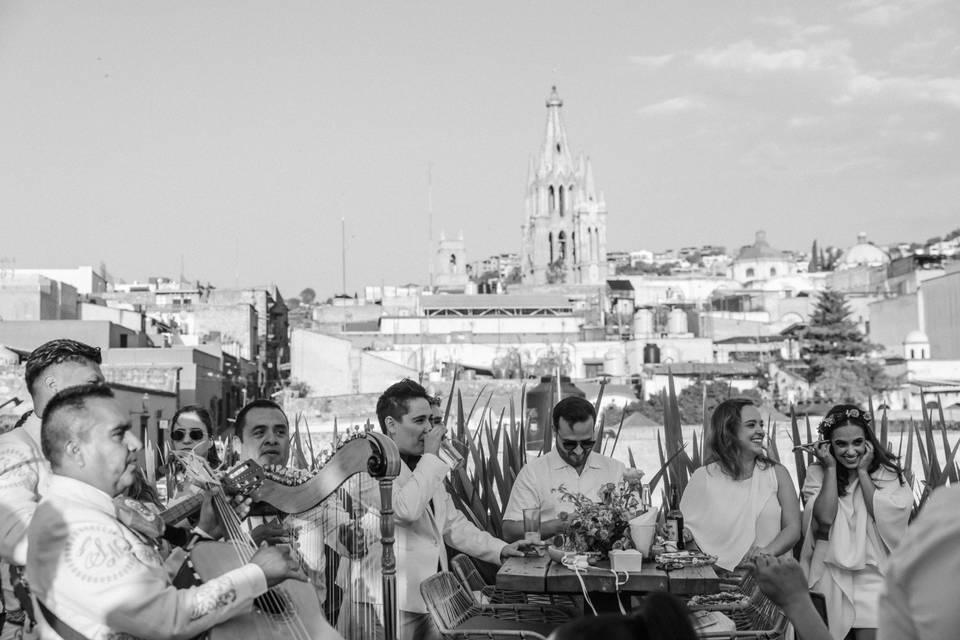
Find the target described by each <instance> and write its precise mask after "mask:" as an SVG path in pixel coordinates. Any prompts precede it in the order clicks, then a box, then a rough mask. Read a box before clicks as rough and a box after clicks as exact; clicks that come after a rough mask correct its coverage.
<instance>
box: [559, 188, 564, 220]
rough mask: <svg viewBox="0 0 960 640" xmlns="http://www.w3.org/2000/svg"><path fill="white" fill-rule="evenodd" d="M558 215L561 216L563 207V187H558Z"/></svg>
mask: <svg viewBox="0 0 960 640" xmlns="http://www.w3.org/2000/svg"><path fill="white" fill-rule="evenodd" d="M559 193H560V217H561V218H562V217H563V207H564V197H563V187H562V186H561V187H560V191H559Z"/></svg>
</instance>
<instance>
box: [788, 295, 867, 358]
mask: <svg viewBox="0 0 960 640" xmlns="http://www.w3.org/2000/svg"><path fill="white" fill-rule="evenodd" d="M850 313H851V311H850V307H849V306H848V305H847V297H846V296H845V295H844V294H843V292H841V291H833V290H831V289H827V290H826V291H824V292H822V293H821V294H820V299H819V300H817V307H816V309H814V310H813V313H812V314H811V315H810V324H809V326H808V327H807V330H806V331H805V332H804V336H803V346H802V347H801V350H802V353H803V356H804V359H805V360H809V359H811V358H814V357H817V356H832V357H836V358H856V357H859V356H863V355H865V354H867V353H869V352H870V351H871V350H872V349H873V345H871V344H870V343H869V342H867V339H866V336H864V335H863V334H862V333H860V329H859V328H858V327H857V325H856V323H854V322H853V320H851V319H850Z"/></svg>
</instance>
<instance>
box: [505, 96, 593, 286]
mask: <svg viewBox="0 0 960 640" xmlns="http://www.w3.org/2000/svg"><path fill="white" fill-rule="evenodd" d="M562 106H563V100H561V99H560V96H559V95H557V88H556V87H553V90H552V91H551V92H550V97H549V98H548V99H547V128H546V133H545V135H544V140H543V147H542V149H541V150H540V157H539V159H538V160H534V159H533V158H531V159H530V169H529V175H528V179H527V198H526V220H525V221H524V224H523V241H522V245H521V261H520V269H521V277H522V279H523V282H524V284H534V285H539V284H548V283H567V284H603V282H604V281H605V280H606V277H607V205H606V202H604V198H603V194H602V193H600V192H598V191H597V189H596V186H595V185H594V181H593V168H592V166H591V164H590V160H589V158H587V157H586V156H584V155H583V154H581V155H579V156H578V157H577V160H576V162H574V160H573V156H572V154H571V153H570V146H569V144H568V143H567V132H566V130H565V129H564V126H563V121H562V120H561V118H560V108H561V107H562Z"/></svg>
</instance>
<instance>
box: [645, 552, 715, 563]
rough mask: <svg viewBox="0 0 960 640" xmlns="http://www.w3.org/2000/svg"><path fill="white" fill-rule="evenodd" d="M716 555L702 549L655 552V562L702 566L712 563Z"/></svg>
mask: <svg viewBox="0 0 960 640" xmlns="http://www.w3.org/2000/svg"><path fill="white" fill-rule="evenodd" d="M716 561H717V556H711V555H708V554H706V553H703V552H702V551H668V552H666V553H659V554H657V564H671V565H672V564H680V565H683V566H685V567H703V566H706V565H711V564H714V563H715V562H716Z"/></svg>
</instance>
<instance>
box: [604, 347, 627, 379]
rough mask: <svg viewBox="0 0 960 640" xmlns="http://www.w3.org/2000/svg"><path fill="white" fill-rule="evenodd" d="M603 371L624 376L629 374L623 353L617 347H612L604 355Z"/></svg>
mask: <svg viewBox="0 0 960 640" xmlns="http://www.w3.org/2000/svg"><path fill="white" fill-rule="evenodd" d="M603 372H604V373H607V374H609V375H611V376H624V375H626V374H627V365H626V362H624V358H623V353H621V352H620V351H617V350H616V349H610V351H607V353H606V354H604V356H603Z"/></svg>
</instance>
